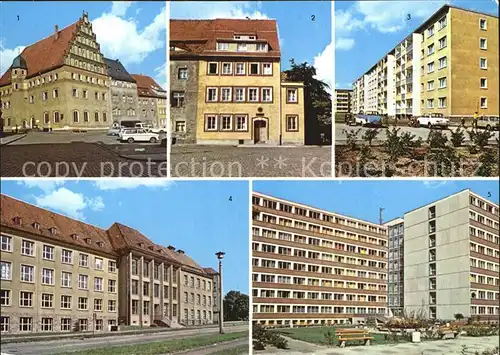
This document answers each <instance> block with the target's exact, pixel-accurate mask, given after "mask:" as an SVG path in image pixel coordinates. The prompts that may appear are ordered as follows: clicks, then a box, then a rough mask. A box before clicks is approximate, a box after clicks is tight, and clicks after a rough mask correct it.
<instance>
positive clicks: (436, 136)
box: [427, 129, 448, 148]
mask: <svg viewBox="0 0 500 355" xmlns="http://www.w3.org/2000/svg"><path fill="white" fill-rule="evenodd" d="M447 142H448V138H447V137H446V136H445V135H444V134H443V132H441V131H435V130H433V129H431V130H430V131H429V136H428V137H427V143H429V145H430V147H431V148H445V147H446V143H447Z"/></svg>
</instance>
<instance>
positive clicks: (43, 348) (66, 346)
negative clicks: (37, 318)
mask: <svg viewBox="0 0 500 355" xmlns="http://www.w3.org/2000/svg"><path fill="white" fill-rule="evenodd" d="M224 331H225V332H226V333H235V332H245V331H248V326H246V325H244V326H234V327H226V328H225V329H224ZM218 333H219V329H218V328H197V329H186V330H176V331H172V332H161V333H154V334H133V335H120V336H112V337H105V338H89V339H61V340H54V341H40V342H28V343H16V344H5V345H2V346H1V352H3V353H7V354H12V355H14V354H22V355H46V354H47V355H48V354H58V353H63V352H68V351H78V350H89V349H97V348H104V347H110V346H121V345H133V344H143V343H148V342H157V341H165V340H172V339H182V338H190V337H196V336H201V335H215V334H218Z"/></svg>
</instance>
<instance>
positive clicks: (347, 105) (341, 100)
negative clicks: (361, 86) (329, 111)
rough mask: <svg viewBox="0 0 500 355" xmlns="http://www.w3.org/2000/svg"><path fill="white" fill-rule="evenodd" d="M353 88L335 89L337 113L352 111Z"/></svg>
mask: <svg viewBox="0 0 500 355" xmlns="http://www.w3.org/2000/svg"><path fill="white" fill-rule="evenodd" d="M351 96H352V90H351V89H335V100H334V107H335V113H351V102H352V98H351Z"/></svg>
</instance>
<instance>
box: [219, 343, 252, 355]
mask: <svg viewBox="0 0 500 355" xmlns="http://www.w3.org/2000/svg"><path fill="white" fill-rule="evenodd" d="M248 349H249V348H248V344H245V345H240V346H237V347H236V348H232V349H224V350H220V351H216V352H214V353H211V354H210V355H242V354H248V353H249V350H248Z"/></svg>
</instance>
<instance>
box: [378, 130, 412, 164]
mask: <svg viewBox="0 0 500 355" xmlns="http://www.w3.org/2000/svg"><path fill="white" fill-rule="evenodd" d="M399 130H400V128H396V127H393V128H392V129H391V128H387V129H386V135H387V138H386V141H385V142H384V147H385V149H386V150H387V154H389V157H390V160H391V161H393V162H397V161H398V159H399V158H400V157H402V156H404V155H407V154H408V153H409V152H410V150H411V147H412V145H413V144H414V142H413V138H415V135H412V134H411V133H408V134H407V133H405V134H402V135H401V136H399V135H398V133H399Z"/></svg>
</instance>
